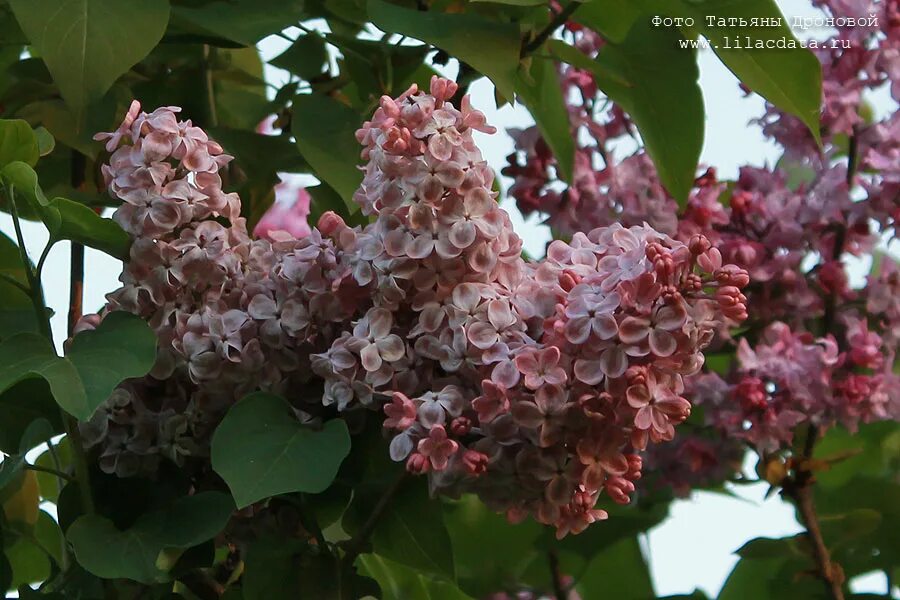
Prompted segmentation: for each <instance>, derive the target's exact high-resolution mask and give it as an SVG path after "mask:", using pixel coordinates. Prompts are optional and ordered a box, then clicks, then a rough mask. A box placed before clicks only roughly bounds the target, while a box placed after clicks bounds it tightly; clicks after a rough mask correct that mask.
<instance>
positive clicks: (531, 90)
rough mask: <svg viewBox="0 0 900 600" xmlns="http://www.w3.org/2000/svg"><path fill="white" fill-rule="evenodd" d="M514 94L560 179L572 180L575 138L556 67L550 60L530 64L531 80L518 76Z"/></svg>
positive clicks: (539, 60) (540, 60) (538, 59)
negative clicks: (552, 158)
mask: <svg viewBox="0 0 900 600" xmlns="http://www.w3.org/2000/svg"><path fill="white" fill-rule="evenodd" d="M516 92H517V93H518V95H519V97H520V98H521V99H522V101H523V102H524V103H525V106H526V107H528V110H529V111H530V112H531V116H533V117H534V120H535V123H537V126H538V129H539V130H540V132H541V135H542V136H543V137H544V140H546V141H547V144H548V145H549V146H550V149H551V150H552V151H553V155H554V156H555V157H556V160H557V163H558V164H559V176H560V178H561V179H563V180H564V181H571V180H572V175H573V173H572V171H573V169H574V168H575V136H574V135H573V134H572V126H571V124H570V122H569V110H568V108H567V107H566V102H565V99H564V98H563V93H562V88H561V87H560V85H559V76H558V74H557V72H556V65H555V64H554V62H553V61H552V60H545V59H542V58H537V59H535V60H534V61H533V63H532V67H531V73H530V77H528V78H526V77H524V76H522V75H519V76H518V77H517V81H516Z"/></svg>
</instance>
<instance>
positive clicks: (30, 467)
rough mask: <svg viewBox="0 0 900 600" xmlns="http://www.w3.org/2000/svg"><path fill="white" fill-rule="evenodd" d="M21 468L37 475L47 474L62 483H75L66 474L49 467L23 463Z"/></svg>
mask: <svg viewBox="0 0 900 600" xmlns="http://www.w3.org/2000/svg"><path fill="white" fill-rule="evenodd" d="M22 468H23V469H25V470H26V471H37V472H38V473H49V474H50V475H55V476H56V477H59V478H60V479H61V480H64V481H75V478H74V477H72V476H71V475H69V474H68V473H64V472H62V471H58V470H56V469H53V468H51V467H44V466H42V465H34V464H31V463H25V464H23V465H22Z"/></svg>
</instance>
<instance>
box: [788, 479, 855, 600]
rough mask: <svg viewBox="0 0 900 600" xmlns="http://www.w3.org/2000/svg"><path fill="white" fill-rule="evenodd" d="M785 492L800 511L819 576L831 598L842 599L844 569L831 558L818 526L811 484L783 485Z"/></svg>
mask: <svg viewBox="0 0 900 600" xmlns="http://www.w3.org/2000/svg"><path fill="white" fill-rule="evenodd" d="M784 491H785V493H786V494H787V495H788V497H790V498H791V499H792V500H793V501H794V504H795V505H796V507H797V510H798V511H799V512H800V521H801V523H802V524H803V526H804V527H805V528H806V535H807V537H808V538H809V541H810V542H811V543H812V549H813V557H814V558H815V560H816V565H817V566H818V570H819V578H820V579H822V581H823V583H824V584H825V587H826V588H827V590H828V593H829V594H830V596H831V598H833V599H834V600H844V570H843V569H842V568H841V566H840V565H839V564H837V563H836V562H834V561H832V560H831V554H830V553H829V552H828V547H827V546H826V545H825V539H824V538H823V537H822V529H821V528H820V527H819V518H818V515H817V514H816V508H815V505H814V503H813V494H812V492H813V490H812V486H810V485H809V484H808V483H806V484H804V485H796V484H795V483H791V484H790V485H785V487H784Z"/></svg>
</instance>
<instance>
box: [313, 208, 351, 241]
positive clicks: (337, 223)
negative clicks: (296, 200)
mask: <svg viewBox="0 0 900 600" xmlns="http://www.w3.org/2000/svg"><path fill="white" fill-rule="evenodd" d="M346 226H347V224H346V223H344V219H342V218H341V216H340V215H339V214H337V213H336V212H334V211H331V210H329V211H327V212H324V213H322V216H321V217H319V224H318V225H317V227H318V228H319V231H321V232H322V233H323V234H325V235H328V236H330V235H332V234H334V232H336V231H338V230H339V229H343V228H344V227H346Z"/></svg>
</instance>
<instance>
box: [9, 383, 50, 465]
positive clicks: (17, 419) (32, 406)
mask: <svg viewBox="0 0 900 600" xmlns="http://www.w3.org/2000/svg"><path fill="white" fill-rule="evenodd" d="M0 414H2V415H3V419H2V420H0V451H2V452H6V453H7V454H15V453H16V452H17V451H18V450H19V440H21V439H22V436H23V435H24V433H25V430H26V429H27V428H28V426H29V425H30V424H31V423H32V422H33V421H34V420H35V419H46V420H47V422H49V423H50V425H51V427H52V434H51V437H52V436H53V435H56V434H58V433H62V432H63V426H62V420H61V419H60V414H59V406H57V404H56V401H55V400H54V399H53V394H52V393H51V392H50V387H49V386H48V385H47V382H46V381H45V380H43V379H40V378H32V379H25V380H23V381H20V382H19V383H17V384H15V385H13V386H12V387H10V388H9V389H8V390H6V391H5V392H3V393H2V394H0ZM43 441H46V440H43Z"/></svg>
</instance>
